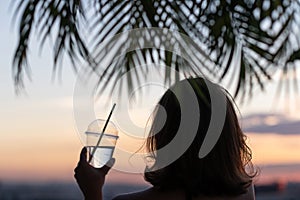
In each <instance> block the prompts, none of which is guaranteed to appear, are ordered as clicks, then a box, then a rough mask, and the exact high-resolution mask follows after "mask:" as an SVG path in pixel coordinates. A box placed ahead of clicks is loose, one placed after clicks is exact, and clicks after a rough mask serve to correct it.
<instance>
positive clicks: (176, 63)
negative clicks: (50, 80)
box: [13, 0, 300, 97]
mask: <svg viewBox="0 0 300 200" xmlns="http://www.w3.org/2000/svg"><path fill="white" fill-rule="evenodd" d="M88 4H89V5H90V6H87V5H88ZM16 11H17V12H16V14H15V15H17V14H19V13H20V14H21V17H20V24H19V43H18V46H17V49H16V52H15V55H14V62H13V65H14V69H15V70H14V75H15V76H14V77H15V83H16V85H20V84H21V82H22V77H23V71H24V70H23V69H24V67H25V68H28V66H27V65H28V64H27V59H28V56H27V55H28V48H29V47H28V40H29V39H30V35H31V33H32V27H36V30H37V33H38V36H39V37H40V44H41V47H43V46H44V43H45V41H46V40H47V39H49V38H50V37H52V36H53V37H54V41H55V42H54V44H53V51H54V55H53V62H54V70H56V66H57V63H58V62H59V61H61V60H62V59H63V55H64V54H65V53H67V55H68V57H69V58H70V60H71V62H72V63H73V66H74V69H75V70H76V68H77V65H76V63H78V62H79V61H81V62H83V63H85V64H88V65H89V66H90V67H92V69H93V70H94V72H95V73H97V74H98V75H99V88H98V89H101V90H103V89H104V88H105V85H107V82H109V81H116V80H117V78H118V77H120V76H121V75H122V74H124V73H126V72H128V71H130V70H135V69H136V67H138V66H141V65H147V64H151V63H156V64H159V63H160V64H164V65H166V66H167V68H166V72H165V75H164V78H165V81H166V82H167V81H168V80H169V79H170V77H171V76H172V75H171V74H170V70H171V69H174V70H175V71H178V72H182V73H184V74H185V75H186V76H190V75H192V76H193V75H199V74H201V75H205V76H211V77H213V78H215V79H216V80H219V81H222V80H223V79H224V78H225V77H227V76H231V75H230V72H231V71H234V73H238V74H239V79H238V82H237V85H236V86H235V87H236V89H235V96H236V97H238V96H239V95H240V96H241V97H243V96H245V95H246V94H248V96H251V94H252V90H253V87H254V86H255V85H258V86H259V87H260V88H261V89H262V90H263V89H264V85H265V83H266V82H268V81H269V80H271V78H272V75H273V73H274V72H275V71H276V70H282V69H283V72H284V73H286V72H285V69H287V68H288V67H285V66H287V64H291V63H292V64H291V66H294V65H293V63H295V62H296V61H297V60H298V59H299V49H300V41H299V40H298V37H297V34H298V33H299V28H298V27H299V25H300V2H299V1H292V0H286V1H279V0H275V1H269V0H254V1H248V0H243V1H220V0H189V1H173V0H135V1H126V0H92V1H83V0H70V1H64V0H43V1H38V0H27V1H19V3H18V4H17V5H16ZM82 23H85V24H86V27H87V29H88V33H89V34H87V36H86V37H84V36H83V32H85V30H83V29H82V26H81V25H82ZM143 28H152V31H149V32H147V31H145V29H143ZM155 28H164V29H167V30H170V31H172V32H178V33H180V34H178V35H179V37H178V38H174V36H172V34H168V33H166V34H161V32H159V31H156V30H158V29H156V30H155ZM139 29H140V31H135V33H134V32H130V31H132V30H139ZM161 30H162V29H160V31H161ZM126 31H129V32H130V33H131V34H135V35H130V34H128V35H127V36H128V38H126V39H124V38H123V39H122V38H118V34H120V33H125V32H126ZM167 32H168V31H167ZM123 35H124V34H123ZM125 35H126V34H125ZM184 35H185V36H186V37H188V38H189V39H190V41H192V42H190V41H189V42H187V41H185V40H184ZM116 38H117V40H116ZM145 44H148V46H147V45H145ZM150 44H151V45H150ZM132 47H135V49H133V48H132ZM169 49H180V50H179V51H178V52H173V51H170V50H169ZM186 49H190V50H191V49H192V50H191V51H189V52H187V51H186ZM195 52H196V53H195ZM178 53H179V54H184V55H186V57H184V58H182V57H181V56H179V54H178ZM103 60H106V61H107V62H108V63H109V64H108V65H107V67H106V68H103V67H101V63H102V62H103ZM237 61H238V63H240V64H239V65H237V64H236V63H237ZM282 66H283V67H282ZM289 70H290V69H289ZM292 70H296V68H292ZM141 76H147V69H145V70H144V71H142V72H139V73H138V72H137V73H136V74H135V75H134V76H129V77H128V80H127V83H128V86H129V87H134V83H138V79H139V78H141ZM133 79H135V80H133ZM101 84H102V86H100V85H101Z"/></svg>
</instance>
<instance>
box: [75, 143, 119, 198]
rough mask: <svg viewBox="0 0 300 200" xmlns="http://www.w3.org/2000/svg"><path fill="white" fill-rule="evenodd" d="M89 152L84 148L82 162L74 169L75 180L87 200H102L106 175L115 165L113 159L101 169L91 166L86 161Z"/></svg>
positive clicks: (81, 155)
mask: <svg viewBox="0 0 300 200" xmlns="http://www.w3.org/2000/svg"><path fill="white" fill-rule="evenodd" d="M86 154H87V150H86V148H83V149H82V150H81V153H80V160H79V162H78V165H77V167H76V168H75V169H74V172H75V175H74V177H75V179H76V181H77V184H78V186H79V188H80V190H81V191H82V193H83V195H84V197H85V199H86V200H102V187H103V184H104V181H105V175H106V174H107V173H108V171H109V170H110V168H111V166H112V165H113V164H114V162H115V160H114V158H112V159H111V160H110V161H109V162H108V163H107V164H106V165H104V166H103V167H101V168H95V167H93V166H91V165H90V164H89V163H88V162H87V159H86Z"/></svg>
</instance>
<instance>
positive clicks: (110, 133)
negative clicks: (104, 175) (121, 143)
mask: <svg viewBox="0 0 300 200" xmlns="http://www.w3.org/2000/svg"><path fill="white" fill-rule="evenodd" d="M105 122H106V120H103V119H97V120H95V121H93V122H92V123H91V124H90V125H89V126H88V128H87V131H86V132H85V134H86V147H87V150H88V155H89V156H88V160H89V157H90V156H91V154H92V153H93V151H95V152H94V155H93V157H92V159H91V161H90V164H91V165H93V166H94V167H97V168H99V167H102V166H104V165H105V164H106V163H107V162H108V161H109V160H110V159H111V158H112V156H113V152H114V149H115V146H116V143H117V140H118V130H117V128H116V126H115V125H114V124H113V123H112V122H111V121H110V122H108V124H107V127H106V129H105V132H104V133H103V135H102V131H103V127H104V125H105ZM99 139H100V142H99V145H98V146H97V143H98V140H99ZM95 148H96V150H94V149H95Z"/></svg>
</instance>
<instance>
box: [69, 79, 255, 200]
mask: <svg viewBox="0 0 300 200" xmlns="http://www.w3.org/2000/svg"><path fill="white" fill-rule="evenodd" d="M186 83H189V84H190V86H191V88H192V89H193V91H194V94H196V97H197V101H198V105H195V106H199V107H198V108H199V112H200V113H199V114H200V116H201V119H200V120H199V123H198V130H197V133H196V136H195V137H194V140H193V141H192V143H191V145H190V146H189V147H188V148H187V149H186V151H184V153H183V154H182V155H181V156H180V157H179V158H178V159H176V160H175V161H174V162H172V163H171V164H169V165H167V166H165V167H162V168H161V167H158V166H159V164H160V163H161V162H162V161H163V160H164V158H163V157H162V155H161V154H160V153H159V150H160V149H162V148H163V147H165V146H166V145H168V144H169V143H170V142H171V141H172V140H173V139H174V137H175V136H176V134H177V132H178V129H179V125H180V123H181V112H182V111H181V108H180V103H179V102H180V98H189V95H191V94H190V92H189V91H188V90H186V88H185V87H184V85H185V84H186ZM206 83H208V81H207V80H204V79H203V78H189V79H185V80H183V81H180V82H178V83H176V84H175V85H173V86H172V87H171V88H170V89H169V90H167V91H166V92H165V94H164V95H163V96H162V98H161V99H160V101H159V102H158V105H159V106H158V107H157V109H156V112H155V116H154V120H153V124H152V127H151V130H150V133H149V137H148V138H147V140H146V147H147V150H148V151H149V153H150V155H151V157H152V158H153V159H154V164H153V165H152V166H151V167H146V170H145V173H144V177H145V180H146V181H148V182H149V183H151V184H152V185H153V187H151V188H150V189H147V190H145V191H141V192H136V193H131V194H124V195H120V196H117V197H115V198H114V200H123V199H124V200H127V199H130V200H135V199H137V200H138V199H142V200H147V199H157V200H160V199H178V200H180V199H182V200H183V199H187V200H191V199H193V200H198V199H199V200H200V199H201V200H202V199H222V200H223V199H246V200H247V199H249V200H252V199H255V196H254V190H253V183H252V179H253V178H254V176H255V175H256V173H255V171H254V169H253V166H252V164H251V150H250V149H249V147H248V146H247V145H246V143H245V139H246V136H245V135H244V134H243V132H242V130H241V128H240V125H239V122H238V118H237V115H236V112H235V108H234V103H233V100H232V98H230V96H229V95H228V93H227V92H226V90H225V89H223V88H221V87H220V86H218V85H216V84H213V83H211V82H209V83H210V85H212V87H211V86H210V88H209V89H208V87H207V85H206ZM175 90H176V91H177V92H178V91H179V93H180V95H175V94H174V92H173V91H175ZM211 90H215V91H217V92H222V94H224V96H225V99H226V100H225V101H226V103H225V105H226V116H225V122H224V126H223V129H222V130H221V134H220V137H219V138H218V140H217V141H216V143H215V144H214V146H213V148H212V150H211V151H210V152H209V153H208V154H207V155H206V156H205V157H203V158H199V151H200V149H201V146H202V144H203V141H204V139H205V137H206V136H207V135H206V133H207V130H208V127H209V124H210V123H217V122H213V121H212V122H211V116H212V106H211V104H212V103H211V98H210V93H211ZM162 113H165V114H166V119H165V120H162ZM162 121H164V124H163V126H161V123H162ZM184 134H186V137H189V136H190V134H192V133H191V131H190V129H189V127H185V129H184ZM173 150H174V151H176V150H177V149H176V146H175V147H174V149H173ZM113 163H114V159H111V160H110V162H109V163H108V164H107V165H106V166H104V167H102V168H100V169H96V168H94V167H92V166H91V165H89V164H88V163H87V161H86V149H85V148H84V149H83V150H82V152H81V154H80V161H79V163H78V166H77V167H76V168H75V178H76V180H77V183H78V185H79V187H80V189H81V190H82V192H83V194H84V196H85V198H86V199H102V186H103V184H104V180H105V175H106V174H107V172H108V171H109V169H110V167H109V166H112V165H113Z"/></svg>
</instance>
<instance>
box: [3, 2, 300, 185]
mask: <svg viewBox="0 0 300 200" xmlns="http://www.w3.org/2000/svg"><path fill="white" fill-rule="evenodd" d="M10 13H11V10H9V6H8V1H1V2H0V15H1V17H0V26H1V33H0V34H1V37H0V40H1V45H0V61H1V62H0V63H1V67H0V90H1V104H0V110H1V113H0V120H1V126H0V137H1V140H0V181H53V180H54V181H71V180H73V168H74V167H75V166H76V164H77V161H78V156H79V155H78V154H79V152H80V149H81V147H82V145H83V144H82V143H81V139H80V138H81V136H82V131H81V130H80V128H79V129H78V124H76V120H75V119H74V114H73V111H74V110H73V91H74V87H75V82H76V74H75V73H74V72H73V70H72V67H71V65H70V63H69V62H68V61H65V62H64V63H63V68H62V73H61V77H60V76H55V79H54V81H52V76H53V72H52V50H51V49H50V48H49V47H48V44H47V43H46V45H45V48H44V49H43V51H42V52H41V53H40V52H39V45H38V44H37V43H36V41H34V40H36V37H33V38H32V39H33V40H32V44H31V46H30V47H31V49H30V54H29V63H30V67H31V75H32V76H31V77H32V81H29V80H28V79H27V77H25V79H24V80H25V90H24V91H23V93H21V94H20V95H16V94H15V92H14V89H15V88H14V83H13V79H12V64H11V63H12V58H13V53H14V49H15V48H16V44H17V34H16V33H17V28H16V26H13V23H12V14H10ZM277 77H278V75H276V76H274V81H273V83H270V84H268V85H267V87H266V91H268V92H265V93H263V92H261V91H260V90H259V88H256V89H255V90H254V91H255V92H254V94H255V96H253V98H252V99H251V100H250V101H249V102H246V103H244V104H243V105H241V104H240V103H238V105H239V108H240V111H241V114H242V117H243V118H244V120H241V121H242V126H243V128H245V129H249V131H247V132H246V134H247V136H248V138H249V145H250V146H251V148H252V151H253V162H254V164H255V165H259V166H261V169H262V172H261V176H262V180H263V179H265V180H267V179H271V177H275V179H276V177H278V178H281V179H285V180H298V181H300V176H299V174H300V129H298V131H299V132H297V129H293V130H292V129H291V130H290V131H289V130H288V129H289V127H291V128H293V127H294V128H295V127H300V107H299V106H298V107H297V106H296V105H297V104H296V102H298V105H299V102H300V97H299V96H293V95H291V96H290V99H288V98H284V97H283V96H281V97H278V96H276V95H275V90H276V86H277V83H278V81H276V80H278V78H277ZM299 77H300V76H299ZM160 92H162V91H160ZM284 92H285V90H283V94H284ZM158 97H159V95H157V96H156V97H155V98H154V97H153V99H152V103H153V102H155V101H156V99H157V98H158ZM276 100H278V101H276ZM97 106H98V107H97ZM101 106H103V105H102V104H101V102H100V103H99V102H97V103H96V106H95V107H96V108H97V110H98V111H99V112H96V113H95V115H96V116H97V117H101V118H103V117H105V116H106V115H107V112H108V110H109V109H110V105H109V106H108V108H106V109H105V108H101ZM101 109H102V110H101ZM144 109H145V112H150V110H151V109H152V107H151V106H146V107H145V108H144ZM100 111H102V113H100ZM142 111H144V110H141V109H140V110H133V111H132V112H131V113H130V116H131V120H132V121H133V122H134V123H135V124H136V125H137V126H139V125H141V124H143V123H144V122H145V121H146V119H147V115H146V114H145V112H142ZM248 116H251V117H248ZM289 125H293V126H289ZM273 126H275V127H276V126H277V127H279V128H280V126H282V127H283V129H280V130H284V131H286V132H280V133H277V132H274V129H272V128H269V129H268V127H273ZM250 127H254V128H253V130H250ZM255 127H256V129H255ZM287 127H288V128H287ZM295 130H296V131H295ZM128 144H130V145H128ZM141 144H142V142H141V141H139V142H137V141H136V142H134V141H129V140H128V138H127V136H126V134H125V133H122V132H120V140H119V141H118V147H119V148H121V149H124V150H125V151H129V152H132V153H133V152H135V151H136V150H137V149H138V148H139V147H140V145H141ZM116 159H117V163H116V167H117V168H119V169H121V168H122V167H123V168H124V169H125V168H126V169H127V168H129V167H130V164H128V160H126V159H124V158H123V159H122V158H119V159H118V157H116ZM137 162H138V163H139V164H141V165H139V164H138V165H139V166H137V167H138V168H141V169H142V167H143V165H142V160H140V161H137ZM133 165H135V163H133ZM112 174H113V173H112ZM111 179H112V180H113V181H118V179H119V181H122V180H123V179H122V176H117V175H112V178H111ZM123 181H124V180H123Z"/></svg>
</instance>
